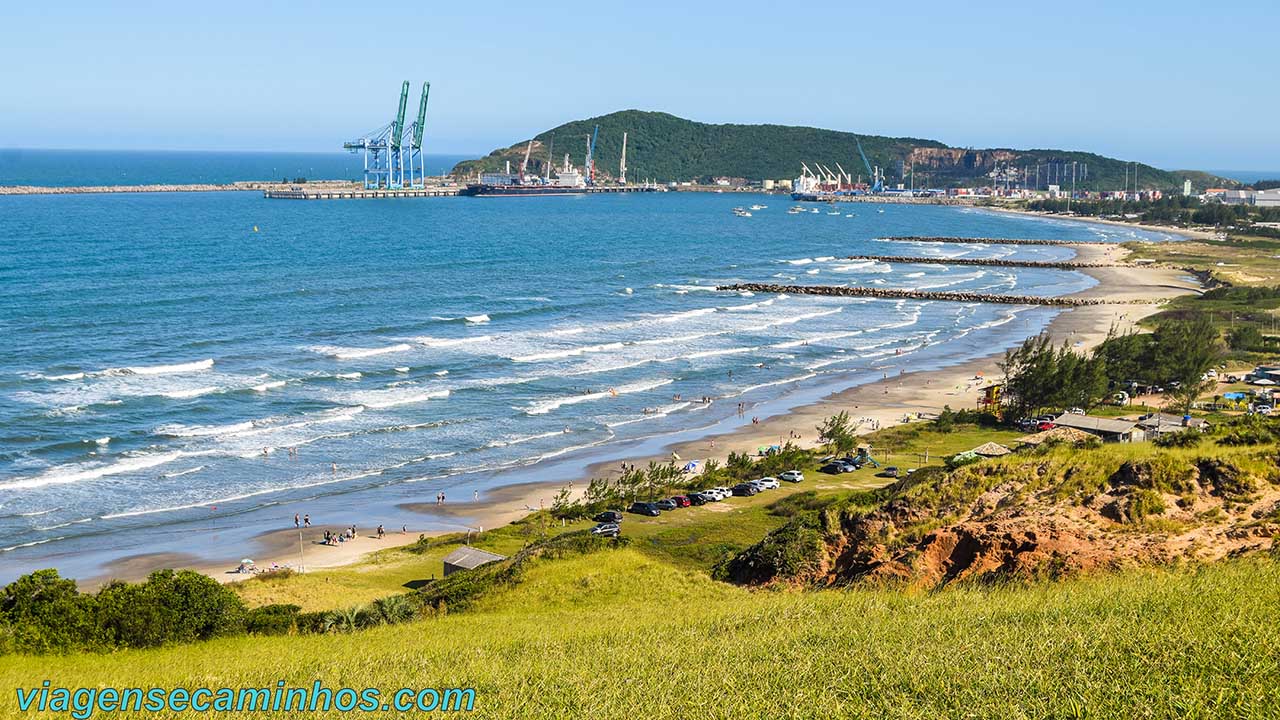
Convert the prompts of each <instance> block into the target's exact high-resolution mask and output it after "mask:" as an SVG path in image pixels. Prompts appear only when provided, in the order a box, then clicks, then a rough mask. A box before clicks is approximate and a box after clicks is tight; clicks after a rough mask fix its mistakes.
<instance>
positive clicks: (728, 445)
mask: <svg viewBox="0 0 1280 720" xmlns="http://www.w3.org/2000/svg"><path fill="white" fill-rule="evenodd" d="M1161 230H1163V231H1169V230H1168V229H1167V228H1161ZM1074 247H1076V249H1077V258H1076V259H1078V260H1080V261H1082V262H1091V263H1116V264H1120V265H1121V266H1118V267H1098V268H1088V269H1086V270H1082V272H1086V273H1087V274H1089V275H1090V276H1092V277H1094V278H1095V279H1096V280H1097V281H1098V283H1097V285H1095V286H1094V287H1092V288H1090V289H1088V290H1086V291H1084V292H1081V293H1077V294H1076V295H1077V296H1079V297H1087V298H1106V299H1110V300H1115V301H1117V303H1128V304H1115V305H1094V306H1083V307H1076V308H1072V309H1068V310H1064V311H1062V312H1061V313H1060V314H1059V315H1058V316H1057V317H1056V318H1055V319H1054V320H1053V321H1052V322H1051V323H1050V325H1049V327H1048V333H1049V334H1050V335H1051V336H1052V337H1053V338H1054V340H1055V342H1059V343H1060V342H1064V341H1065V342H1068V343H1069V344H1071V345H1073V346H1075V347H1078V348H1081V349H1088V348H1091V347H1093V346H1095V345H1097V344H1098V343H1100V342H1102V341H1103V340H1104V339H1105V338H1106V336H1107V334H1108V332H1109V331H1110V330H1111V329H1112V328H1115V329H1116V330H1117V331H1120V332H1123V331H1125V330H1127V329H1129V328H1131V327H1133V326H1134V325H1135V324H1136V323H1137V322H1138V321H1139V320H1141V319H1142V318H1144V317H1146V316H1148V315H1151V314H1153V313H1155V312H1156V311H1157V310H1158V309H1159V307H1160V302H1161V301H1163V300H1166V299H1168V298H1171V297H1174V296H1177V295H1181V294H1187V293H1193V292H1198V291H1199V287H1198V285H1196V284H1195V283H1194V282H1191V281H1190V280H1189V279H1187V278H1186V277H1185V273H1184V272H1183V271H1181V270H1178V269H1175V268H1163V267H1133V266H1123V262H1124V257H1125V255H1127V251H1126V250H1125V249H1124V248H1122V247H1120V246H1118V245H1103V244H1079V245H1075V246H1074ZM1138 300H1147V301H1151V302H1146V303H1135V302H1134V301H1138ZM909 350H910V348H904V352H907V351H909ZM1003 351H1004V348H1000V349H999V351H998V352H993V353H992V354H991V355H989V356H986V357H983V358H979V359H976V360H970V361H966V362H962V363H958V364H956V365H952V366H950V367H946V368H942V369H937V370H929V371H918V372H913V371H912V369H911V358H910V355H909V352H908V353H907V354H906V355H903V356H902V358H901V360H900V361H899V362H896V363H888V364H886V365H885V366H883V367H881V368H880V371H881V373H882V375H881V377H879V378H876V379H875V380H874V381H872V382H869V383H866V384H862V385H859V386H857V387H853V388H850V389H848V390H845V391H842V392H838V393H835V394H832V395H830V396H828V397H826V398H824V399H822V400H820V401H818V402H815V403H811V404H808V405H804V406H801V407H798V408H794V409H791V410H789V411H786V412H780V413H776V414H772V415H766V416H760V417H759V418H758V420H759V422H758V424H746V425H744V426H742V427H740V428H737V429H735V430H733V431H731V432H726V433H720V434H713V435H707V436H704V437H701V438H698V439H697V440H693V441H689V442H680V443H675V444H672V445H669V446H667V447H665V448H662V450H661V451H660V452H659V453H658V454H655V455H652V456H647V457H634V458H626V459H625V462H627V463H635V464H641V465H643V464H646V463H647V462H648V461H650V460H656V461H660V462H665V461H667V460H669V459H670V457H671V453H672V452H674V453H676V454H677V455H679V456H680V457H681V458H682V459H683V460H685V461H690V460H692V461H696V462H697V463H698V466H699V467H701V466H702V464H703V463H704V462H705V461H706V460H708V459H716V460H719V461H721V462H723V461H724V460H725V458H726V457H727V456H728V454H729V453H730V452H738V453H749V454H754V453H755V452H756V451H757V450H758V449H759V448H761V447H764V446H769V445H775V444H780V443H785V442H787V441H791V442H793V443H796V444H797V445H800V446H802V447H814V446H815V445H816V444H817V443H816V435H817V432H816V429H815V428H816V426H817V425H819V424H820V423H821V422H822V421H823V420H824V419H825V418H827V417H829V416H831V415H833V414H835V413H837V412H840V411H848V412H849V414H850V416H851V417H853V418H855V419H856V420H858V421H859V422H860V427H859V432H862V433H868V432H872V431H873V430H874V429H876V428H882V427H889V426H891V425H894V424H898V423H900V422H903V421H908V422H910V421H914V420H915V419H916V418H917V417H919V416H925V417H928V416H932V415H934V414H936V413H937V412H939V411H941V410H942V409H943V407H944V406H950V407H951V408H953V409H960V408H972V407H975V406H976V404H977V402H978V399H979V396H980V388H982V387H983V386H985V385H987V384H989V382H990V381H991V380H992V379H994V378H998V377H999V376H1000V370H999V367H998V363H999V361H1000V359H1001V358H1002V356H1003ZM746 412H747V415H748V416H750V415H753V413H752V412H751V410H750V408H748V409H747V411H746ZM618 467H619V461H618V460H613V461H609V462H599V463H596V464H594V465H589V466H586V467H584V468H583V469H582V472H581V473H577V474H576V475H575V476H567V477H564V478H562V479H558V480H556V481H553V482H540V483H525V484H517V485H509V486H505V487H502V488H499V489H496V490H493V491H490V492H487V493H485V494H483V495H481V496H480V497H479V498H472V497H465V498H453V499H450V500H448V502H446V503H445V504H443V505H438V504H436V503H434V502H425V503H422V502H417V503H405V504H402V505H401V506H400V507H402V508H404V509H408V510H412V511H413V512H415V513H420V514H422V516H423V517H424V519H426V518H430V519H431V521H432V522H431V523H429V525H430V526H431V527H434V528H439V527H440V525H441V524H445V525H449V526H455V527H453V529H450V530H438V529H437V530H434V531H431V532H424V531H423V530H422V529H421V528H415V527H413V525H412V523H410V524H409V525H408V526H407V527H404V528H402V527H388V528H385V530H386V534H385V535H384V537H383V538H381V539H379V538H377V537H376V533H375V527H376V526H371V527H360V526H358V525H357V535H358V536H357V538H356V539H354V540H350V541H347V542H344V543H342V544H340V545H337V546H326V545H323V544H321V542H320V541H321V539H322V537H323V534H324V531H325V530H329V531H331V532H340V531H342V530H345V529H346V528H345V527H343V526H338V525H316V526H312V527H310V528H305V529H301V530H296V529H294V528H285V529H280V530H272V531H268V532H264V533H261V534H260V535H258V536H257V537H256V538H255V542H256V547H255V549H253V550H252V551H250V552H249V553H248V555H247V556H248V557H251V558H252V559H253V560H254V561H255V563H256V565H257V566H258V567H259V568H263V569H266V568H270V567H272V566H276V565H278V566H287V567H291V568H294V569H298V568H302V569H304V570H306V571H312V570H318V569H323V568H332V567H338V566H342V565H347V564H351V563H355V562H358V561H360V560H361V559H362V558H364V557H365V556H367V555H368V554H369V553H372V552H376V551H378V550H384V549H387V548H393V547H398V546H402V545H406V544H409V543H413V542H416V541H417V539H418V538H419V537H420V536H421V535H423V534H427V535H443V534H448V533H453V532H465V531H466V530H467V529H473V530H477V531H478V530H481V529H482V528H492V527H496V526H499V525H502V524H506V523H509V522H512V521H513V520H517V519H519V518H521V517H523V516H525V515H527V514H528V513H529V512H531V511H533V510H537V509H539V508H540V507H547V506H549V505H550V503H551V501H552V498H553V497H554V495H555V494H556V492H558V491H559V489H560V488H561V487H564V486H566V485H569V486H570V487H571V488H573V489H574V490H575V492H581V491H582V490H583V489H584V488H585V487H586V485H587V481H588V480H589V479H590V478H592V477H610V476H613V475H616V474H617V472H618ZM424 525H426V523H424ZM240 559H241V557H239V556H238V557H227V558H225V559H223V560H220V561H218V562H210V561H208V560H206V559H204V558H197V557H194V556H191V555H186V554H175V553H154V554H140V555H132V556H129V557H126V558H122V559H120V560H117V561H115V562H113V563H111V564H110V565H109V566H108V567H107V572H106V573H104V574H103V575H102V576H100V577H98V578H94V579H91V580H88V581H86V583H85V584H86V585H87V586H90V587H91V586H93V585H95V584H100V583H101V582H103V581H105V579H107V578H109V577H114V578H121V579H136V578H140V577H143V576H145V575H146V574H147V573H148V572H150V571H152V570H155V569H158V568H163V567H189V568H193V569H196V570H199V571H201V572H204V573H206V574H208V575H210V576H211V577H214V578H216V579H217V580H219V581H222V582H231V581H236V580H241V579H245V578H246V577H249V576H247V575H244V574H239V573H235V572H234V570H235V568H236V567H237V565H238V564H239V561H240Z"/></svg>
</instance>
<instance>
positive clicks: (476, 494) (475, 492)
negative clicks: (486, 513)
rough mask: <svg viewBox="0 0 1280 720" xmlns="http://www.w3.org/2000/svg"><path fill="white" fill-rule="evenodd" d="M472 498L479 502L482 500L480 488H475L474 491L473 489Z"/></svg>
mask: <svg viewBox="0 0 1280 720" xmlns="http://www.w3.org/2000/svg"><path fill="white" fill-rule="evenodd" d="M471 499H472V500H475V501H476V502H479V501H480V491H479V490H473V491H471Z"/></svg>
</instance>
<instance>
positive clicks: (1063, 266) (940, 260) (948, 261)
mask: <svg viewBox="0 0 1280 720" xmlns="http://www.w3.org/2000/svg"><path fill="white" fill-rule="evenodd" d="M848 259H849V260H871V261H875V262H884V263H911V264H916V265H983V266H989V267H1016V268H1042V269H1045V270H1078V269H1080V268H1099V267H1128V266H1127V265H1123V264H1120V263H1095V262H1078V261H1073V260H1002V259H999V258H990V259H986V258H944V257H912V256H906V255H850V256H848Z"/></svg>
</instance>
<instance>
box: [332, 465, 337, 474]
mask: <svg viewBox="0 0 1280 720" xmlns="http://www.w3.org/2000/svg"><path fill="white" fill-rule="evenodd" d="M331 466H332V467H333V472H334V473H337V472H338V463H332V464H331Z"/></svg>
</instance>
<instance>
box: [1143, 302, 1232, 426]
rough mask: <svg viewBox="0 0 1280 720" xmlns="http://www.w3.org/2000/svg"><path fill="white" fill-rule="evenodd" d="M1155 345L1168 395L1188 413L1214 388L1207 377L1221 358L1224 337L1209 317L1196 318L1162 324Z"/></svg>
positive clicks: (1179, 408)
mask: <svg viewBox="0 0 1280 720" xmlns="http://www.w3.org/2000/svg"><path fill="white" fill-rule="evenodd" d="M1154 342H1155V364H1156V367H1157V368H1159V373H1160V376H1161V377H1162V378H1163V379H1164V381H1165V382H1167V383H1169V389H1168V392H1167V393H1166V394H1167V395H1168V397H1169V400H1170V401H1171V403H1172V404H1173V407H1175V408H1177V409H1178V410H1181V411H1182V412H1183V413H1186V412H1187V411H1189V410H1190V409H1191V406H1192V405H1193V404H1194V403H1195V401H1196V399H1197V398H1199V397H1200V396H1201V395H1203V394H1204V393H1205V392H1207V391H1208V390H1209V389H1210V388H1211V387H1212V385H1213V381H1212V380H1206V379H1204V374H1205V372H1207V371H1208V370H1209V368H1211V367H1213V366H1214V365H1215V364H1217V362H1218V360H1219V359H1221V357H1222V353H1223V344H1222V335H1221V333H1219V332H1218V328H1216V327H1214V325H1213V321H1212V320H1210V319H1209V316H1208V315H1196V316H1194V317H1191V318H1189V319H1186V320H1170V321H1166V322H1163V323H1161V324H1160V325H1159V327H1157V328H1156V331H1155V334H1154Z"/></svg>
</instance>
